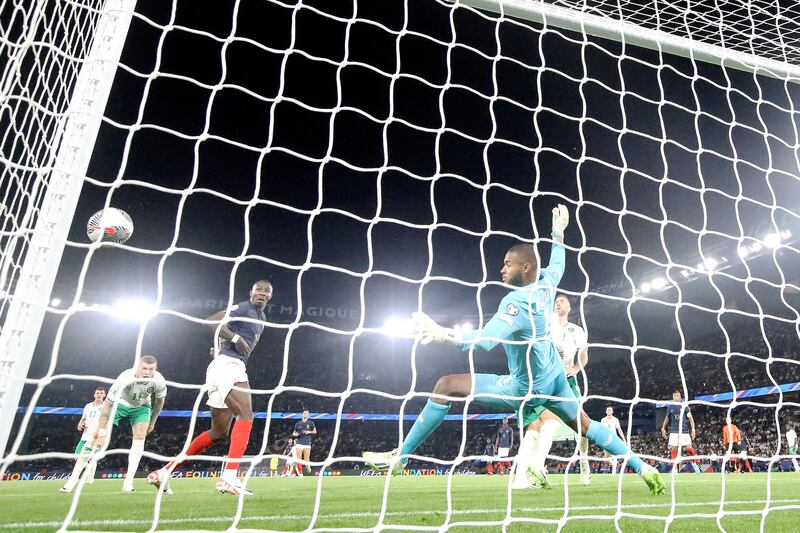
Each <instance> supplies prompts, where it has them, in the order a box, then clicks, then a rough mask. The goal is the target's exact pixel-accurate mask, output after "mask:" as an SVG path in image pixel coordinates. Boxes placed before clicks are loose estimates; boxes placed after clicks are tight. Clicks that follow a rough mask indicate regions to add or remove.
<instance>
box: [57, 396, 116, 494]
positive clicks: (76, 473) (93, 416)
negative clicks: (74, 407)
mask: <svg viewBox="0 0 800 533" xmlns="http://www.w3.org/2000/svg"><path fill="white" fill-rule="evenodd" d="M105 398H106V390H105V389H104V388H102V387H98V388H96V389H95V390H94V401H93V402H89V403H87V404H86V405H85V406H84V408H83V414H82V415H81V420H80V422H78V428H77V429H78V431H82V432H83V433H82V434H81V440H80V441H78V445H77V446H76V447H75V452H74V453H75V455H76V456H77V457H76V459H75V466H73V467H72V473H71V474H70V475H69V479H68V480H67V483H66V484H65V487H68V486H72V487H74V486H75V485H76V484H77V483H78V481H79V479H80V475H81V472H82V471H83V468H84V466H86V483H94V472H95V470H96V468H97V464H96V463H95V461H92V460H91V454H92V451H94V448H93V446H91V445H89V446H87V442H88V441H89V440H90V439H91V438H92V436H93V435H94V431H95V430H96V429H97V422H99V420H100V408H101V407H102V406H103V400H104V399H105ZM87 465H88V466H87ZM60 490H61V491H62V492H69V491H68V490H65V489H64V487H62V488H61V489H60Z"/></svg>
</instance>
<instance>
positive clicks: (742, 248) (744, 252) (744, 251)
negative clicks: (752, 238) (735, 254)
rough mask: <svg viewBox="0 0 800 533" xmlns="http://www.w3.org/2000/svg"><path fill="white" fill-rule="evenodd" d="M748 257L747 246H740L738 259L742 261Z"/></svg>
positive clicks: (748, 250) (748, 249)
mask: <svg viewBox="0 0 800 533" xmlns="http://www.w3.org/2000/svg"><path fill="white" fill-rule="evenodd" d="M748 255H750V248H748V247H747V246H740V247H739V257H741V258H742V259H744V258H745V257H747V256H748Z"/></svg>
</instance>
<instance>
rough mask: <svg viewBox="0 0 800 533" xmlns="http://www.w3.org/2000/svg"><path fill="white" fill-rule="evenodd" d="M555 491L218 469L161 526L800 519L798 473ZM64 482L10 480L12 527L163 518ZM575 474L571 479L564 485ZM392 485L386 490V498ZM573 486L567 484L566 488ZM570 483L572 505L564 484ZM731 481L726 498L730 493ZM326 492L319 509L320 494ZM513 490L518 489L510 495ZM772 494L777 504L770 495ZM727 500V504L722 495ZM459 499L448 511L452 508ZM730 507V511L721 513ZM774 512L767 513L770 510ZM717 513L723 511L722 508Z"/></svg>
mask: <svg viewBox="0 0 800 533" xmlns="http://www.w3.org/2000/svg"><path fill="white" fill-rule="evenodd" d="M551 478H552V479H551V480H552V481H553V482H554V490H552V491H533V490H530V491H523V492H519V491H514V492H513V493H510V492H509V491H508V477H507V476H456V477H453V478H451V480H450V483H451V498H450V500H449V501H450V504H449V505H448V478H447V477H396V478H392V479H390V480H389V485H388V487H387V486H386V481H387V479H386V478H385V477H323V478H322V479H321V480H320V479H319V478H315V477H306V478H303V479H297V478H256V479H253V480H251V481H250V482H249V484H248V486H249V487H250V488H251V489H252V490H254V491H255V496H253V497H250V498H246V499H244V500H243V502H242V507H241V519H240V520H239V521H236V518H235V517H236V515H237V507H238V506H239V503H240V502H239V499H238V498H237V497H234V496H230V495H222V494H217V493H216V492H214V481H215V480H214V479H185V480H184V479H176V480H174V481H173V482H172V486H173V488H174V490H175V494H174V495H173V496H164V497H163V499H162V501H161V506H160V510H159V517H158V524H157V527H156V529H157V530H212V531H224V530H229V529H232V528H236V529H244V530H254V529H255V530H270V531H302V530H306V529H318V528H341V529H343V530H347V531H351V530H353V529H356V528H359V529H366V530H371V529H376V528H379V527H381V526H390V527H391V528H392V529H394V530H401V531H402V530H411V529H414V528H426V529H438V528H440V527H442V526H445V527H444V528H443V529H448V531H458V532H461V531H497V532H500V531H503V525H504V524H505V526H506V531H519V532H523V531H524V532H529V531H537V532H538V531H556V530H558V528H559V526H561V527H562V529H561V531H567V532H584V531H585V532H593V533H594V532H605V531H609V532H610V531H616V527H617V526H618V527H619V528H620V529H621V530H623V531H635V532H640V531H644V532H649V531H653V532H655V531H664V530H665V526H666V528H667V530H668V531H672V532H679V531H717V530H719V529H720V527H721V528H723V529H724V530H725V531H728V532H738V531H741V532H751V531H759V530H760V529H761V528H762V525H763V529H764V530H765V531H775V532H784V531H798V530H800V474H796V473H772V475H771V476H767V474H741V475H734V474H727V475H725V476H724V477H723V476H722V475H720V474H702V475H696V474H681V475H680V476H679V477H678V478H676V479H675V480H674V481H673V480H672V479H669V476H667V494H666V495H665V496H651V495H650V494H649V493H648V492H647V488H646V487H645V485H644V483H643V482H642V481H641V480H640V479H639V477H638V476H636V475H632V474H627V475H625V476H624V477H623V480H622V484H621V486H620V485H619V484H618V481H619V477H612V476H610V475H595V476H594V478H593V480H592V484H591V485H590V486H588V487H584V486H581V485H580V484H579V482H578V478H577V476H572V475H571V476H568V477H566V478H565V477H564V476H561V475H552V476H551ZM61 483H62V482H58V481H22V482H19V481H16V482H14V481H10V482H3V483H0V509H2V513H0V514H2V516H3V520H2V523H0V533H1V532H2V531H20V532H26V533H32V532H44V531H57V530H59V529H60V528H61V527H62V524H63V523H64V520H65V518H66V517H67V515H68V512H69V510H70V506H71V504H72V503H73V499H74V498H75V501H76V502H77V505H76V507H75V513H74V517H73V519H72V521H71V523H69V524H68V526H67V528H66V529H69V530H91V531H148V530H150V529H151V528H152V527H153V524H154V512H155V508H156V493H155V490H154V489H153V488H152V487H150V486H148V485H147V484H146V482H145V480H143V479H142V480H137V482H136V489H137V491H136V493H134V494H124V493H121V492H120V488H121V486H122V481H121V480H108V481H106V480H98V481H96V482H95V483H94V484H93V485H89V486H86V487H84V489H83V491H82V492H81V494H80V498H77V497H76V496H75V494H72V495H69V494H60V493H59V492H58V488H59V486H60V485H61ZM565 483H566V484H568V486H567V487H565ZM384 489H386V490H387V494H388V499H387V505H386V507H385V508H382V501H383V498H382V496H383V494H384ZM565 489H567V490H565ZM567 491H568V493H569V498H568V506H567V505H565V504H566V503H567V498H566V493H567ZM723 492H724V498H723ZM318 493H319V508H318V509H317V512H316V514H315V509H314V506H315V501H316V500H317V494H318ZM509 494H510V497H509ZM768 497H769V503H768V502H767V498H768ZM722 500H724V504H722V505H721V504H720V502H721V501H722ZM448 509H449V512H448ZM721 511H724V512H725V514H724V515H723V514H722V513H721ZM767 511H768V512H767ZM718 515H719V519H718V518H717V516H718Z"/></svg>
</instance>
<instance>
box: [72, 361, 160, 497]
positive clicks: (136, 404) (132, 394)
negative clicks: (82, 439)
mask: <svg viewBox="0 0 800 533" xmlns="http://www.w3.org/2000/svg"><path fill="white" fill-rule="evenodd" d="M157 367H158V361H157V360H156V358H155V357H154V356H152V355H143V356H142V357H140V358H139V361H138V362H137V363H136V366H135V367H134V368H130V369H128V370H125V371H124V372H122V373H121V374H120V375H119V376H118V377H117V379H116V380H114V384H113V385H111V388H110V389H109V391H108V396H107V397H106V400H105V402H103V406H102V408H101V411H100V419H99V421H98V424H97V429H96V430H95V432H94V438H93V440H94V446H95V447H97V448H102V447H104V446H105V445H106V440H107V437H108V429H107V427H106V426H107V425H108V419H109V418H110V417H111V415H112V413H113V415H114V418H113V424H114V426H115V427H116V426H118V425H119V421H120V420H122V419H127V420H128V422H129V423H130V425H131V432H132V435H133V439H132V441H131V448H130V452H128V473H127V475H126V477H125V481H124V483H123V485H122V491H123V492H134V491H135V490H136V489H135V488H134V487H133V479H134V477H135V476H136V470H137V469H138V468H139V461H140V460H141V459H142V455H143V454H144V440H145V438H146V437H147V435H149V434H150V433H152V431H153V429H154V428H155V425H156V420H158V415H159V414H160V413H161V409H162V408H163V407H164V401H165V399H166V397H167V382H166V381H165V380H164V376H162V375H161V373H160V372H158V370H156V368H157ZM73 488H74V485H64V487H63V488H62V491H63V492H70V491H72V489H73Z"/></svg>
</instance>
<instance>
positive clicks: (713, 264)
mask: <svg viewBox="0 0 800 533" xmlns="http://www.w3.org/2000/svg"><path fill="white" fill-rule="evenodd" d="M718 265H719V261H717V260H716V259H714V258H713V257H709V258H708V259H706V260H705V261H703V266H705V267H706V268H707V269H708V270H709V272H710V271H712V270H714V269H715V268H717V266H718Z"/></svg>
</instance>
